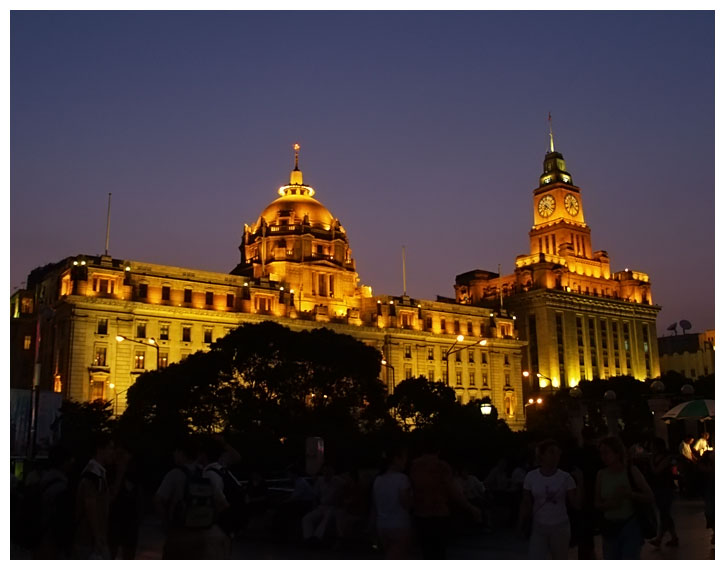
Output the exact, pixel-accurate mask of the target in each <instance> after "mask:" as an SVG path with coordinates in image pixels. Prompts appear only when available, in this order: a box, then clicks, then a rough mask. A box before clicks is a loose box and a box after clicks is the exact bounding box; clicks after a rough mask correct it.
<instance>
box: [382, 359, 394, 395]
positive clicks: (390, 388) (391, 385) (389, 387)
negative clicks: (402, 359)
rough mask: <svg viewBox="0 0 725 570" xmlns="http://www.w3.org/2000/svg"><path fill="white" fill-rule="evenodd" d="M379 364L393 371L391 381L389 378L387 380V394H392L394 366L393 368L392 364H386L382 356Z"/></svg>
mask: <svg viewBox="0 0 725 570" xmlns="http://www.w3.org/2000/svg"><path fill="white" fill-rule="evenodd" d="M380 364H382V365H383V366H385V368H389V369H390V371H391V372H392V373H393V383H392V384H391V383H390V380H388V394H392V393H393V390H394V389H395V368H393V365H392V364H388V361H387V360H385V359H384V358H383V359H382V360H381V361H380Z"/></svg>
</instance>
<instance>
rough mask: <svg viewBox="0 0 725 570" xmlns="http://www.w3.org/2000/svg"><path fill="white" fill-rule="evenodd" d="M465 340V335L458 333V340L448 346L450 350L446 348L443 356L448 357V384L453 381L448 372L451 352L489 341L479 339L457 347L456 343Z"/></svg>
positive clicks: (482, 344)
mask: <svg viewBox="0 0 725 570" xmlns="http://www.w3.org/2000/svg"><path fill="white" fill-rule="evenodd" d="M464 340H465V337H464V336H463V335H462V334H459V335H458V336H457V337H456V340H455V342H454V343H453V344H452V345H451V346H449V347H448V350H446V353H445V355H444V356H443V357H444V358H445V359H446V386H450V382H451V381H450V375H449V374H448V369H449V366H448V365H449V361H448V357H449V356H450V355H451V354H455V353H456V352H461V351H462V350H465V349H467V348H471V347H472V346H477V345H478V346H486V342H487V341H486V339H483V340H477V341H475V342H472V343H470V344H466V345H464V346H461V347H459V348H455V347H456V345H457V344H458V343H459V342H463V341H464ZM454 349H455V350H454Z"/></svg>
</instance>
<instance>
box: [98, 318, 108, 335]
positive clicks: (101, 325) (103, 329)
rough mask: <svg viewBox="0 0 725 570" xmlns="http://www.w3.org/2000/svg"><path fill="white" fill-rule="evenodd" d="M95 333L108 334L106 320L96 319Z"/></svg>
mask: <svg viewBox="0 0 725 570" xmlns="http://www.w3.org/2000/svg"><path fill="white" fill-rule="evenodd" d="M96 332H97V333H98V334H108V319H98V328H97V329H96Z"/></svg>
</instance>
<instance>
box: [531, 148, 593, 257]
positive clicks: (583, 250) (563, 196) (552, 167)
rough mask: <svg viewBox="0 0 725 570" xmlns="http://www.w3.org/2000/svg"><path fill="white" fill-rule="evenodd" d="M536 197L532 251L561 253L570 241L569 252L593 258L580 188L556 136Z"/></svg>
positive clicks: (548, 153)
mask: <svg viewBox="0 0 725 570" xmlns="http://www.w3.org/2000/svg"><path fill="white" fill-rule="evenodd" d="M550 136H551V135H550ZM533 198H534V225H533V227H532V228H531V231H530V232H529V238H530V242H531V254H532V255H534V254H539V253H543V254H549V255H559V254H560V252H562V253H563V250H562V249H561V248H562V246H565V245H566V244H569V245H570V246H571V248H570V249H569V250H568V251H567V252H566V253H567V254H569V255H571V254H573V255H575V256H577V257H583V258H586V259H591V258H592V246H591V236H590V234H591V230H590V229H589V226H587V224H586V222H585V221H584V209H583V207H582V199H581V189H580V188H579V187H578V186H574V183H573V181H572V178H571V174H569V172H568V171H567V170H566V162H565V161H564V156H563V155H562V154H561V153H560V152H557V151H555V150H554V139H553V136H551V142H550V149H549V152H547V153H546V156H545V157H544V172H543V174H542V175H541V176H540V177H539V186H538V188H536V189H535V190H534V197H533ZM567 249H568V248H567Z"/></svg>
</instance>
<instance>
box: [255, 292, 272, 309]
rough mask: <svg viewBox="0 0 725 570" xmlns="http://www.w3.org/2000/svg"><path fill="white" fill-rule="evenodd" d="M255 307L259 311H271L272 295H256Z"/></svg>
mask: <svg viewBox="0 0 725 570" xmlns="http://www.w3.org/2000/svg"><path fill="white" fill-rule="evenodd" d="M254 308H255V309H256V310H257V311H261V312H264V311H269V310H270V309H271V308H272V299H271V298H270V297H260V296H256V297H254Z"/></svg>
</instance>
